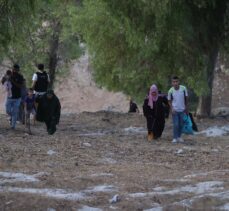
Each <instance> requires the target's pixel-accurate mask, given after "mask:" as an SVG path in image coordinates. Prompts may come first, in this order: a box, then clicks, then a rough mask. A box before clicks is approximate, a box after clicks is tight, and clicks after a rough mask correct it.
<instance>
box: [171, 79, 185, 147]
mask: <svg viewBox="0 0 229 211" xmlns="http://www.w3.org/2000/svg"><path fill="white" fill-rule="evenodd" d="M187 97H188V92H187V89H186V87H185V86H183V85H180V81H179V78H178V77H177V76H174V77H173V78H172V87H171V88H170V89H169V91H168V100H169V104H170V108H171V112H172V119H173V140H172V143H178V142H180V143H182V142H184V140H183V139H182V138H181V134H182V129H183V124H184V122H183V118H184V113H186V114H188V106H187Z"/></svg>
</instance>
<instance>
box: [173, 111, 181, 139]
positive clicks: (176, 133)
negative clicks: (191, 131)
mask: <svg viewBox="0 0 229 211" xmlns="http://www.w3.org/2000/svg"><path fill="white" fill-rule="evenodd" d="M172 116H173V138H175V139H177V138H180V137H181V132H182V127H183V124H184V123H183V122H184V121H183V116H184V112H175V113H173V114H172Z"/></svg>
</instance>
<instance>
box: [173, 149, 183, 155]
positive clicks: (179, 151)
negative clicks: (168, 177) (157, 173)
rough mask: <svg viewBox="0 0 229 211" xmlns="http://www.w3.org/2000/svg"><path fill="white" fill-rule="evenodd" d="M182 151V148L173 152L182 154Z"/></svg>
mask: <svg viewBox="0 0 229 211" xmlns="http://www.w3.org/2000/svg"><path fill="white" fill-rule="evenodd" d="M183 153H184V150H183V149H178V150H177V151H176V152H175V154H177V155H180V154H183Z"/></svg>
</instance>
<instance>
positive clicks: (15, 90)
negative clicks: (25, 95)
mask: <svg viewBox="0 0 229 211" xmlns="http://www.w3.org/2000/svg"><path fill="white" fill-rule="evenodd" d="M10 81H11V83H12V88H11V91H12V97H11V98H12V99H17V98H21V88H22V85H23V83H24V78H23V76H22V75H21V74H19V73H13V74H12V76H11V80H10Z"/></svg>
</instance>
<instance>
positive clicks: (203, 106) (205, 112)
mask: <svg viewBox="0 0 229 211" xmlns="http://www.w3.org/2000/svg"><path fill="white" fill-rule="evenodd" d="M218 53H219V48H218V46H217V47H214V48H212V51H211V53H210V54H209V60H208V67H207V78H206V80H207V84H208V89H209V90H208V92H206V95H203V96H200V97H199V102H198V106H197V111H196V115H197V117H200V118H201V117H209V116H210V115H211V102H212V87H213V80H214V70H215V66H216V61H217V56H218Z"/></svg>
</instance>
